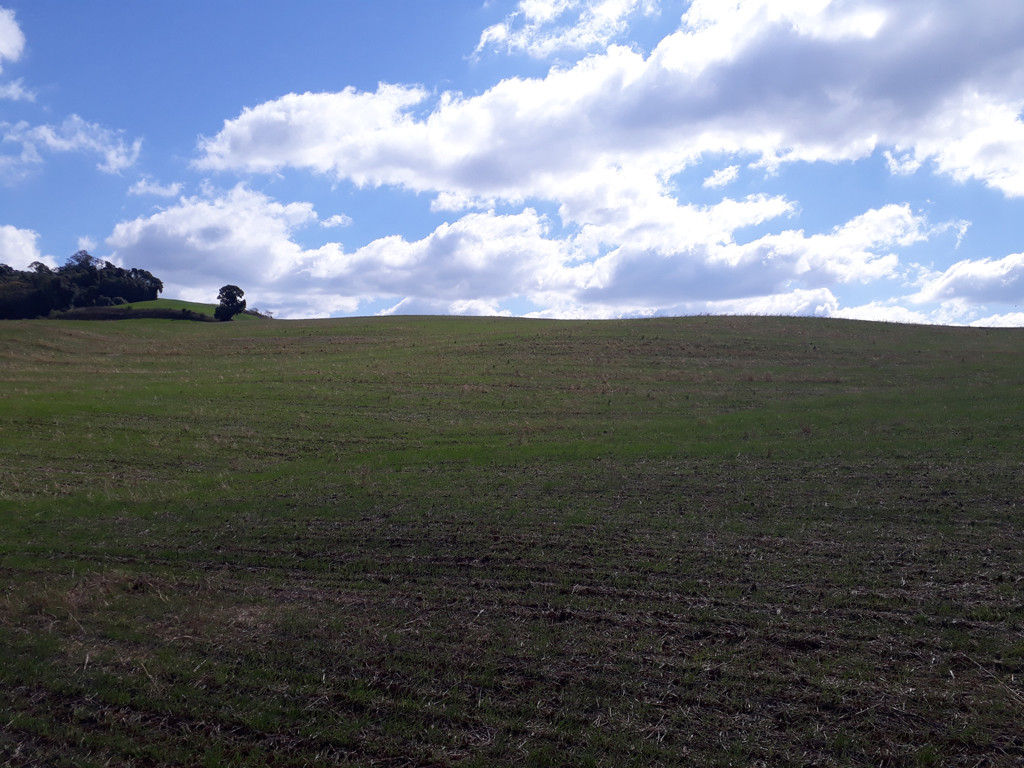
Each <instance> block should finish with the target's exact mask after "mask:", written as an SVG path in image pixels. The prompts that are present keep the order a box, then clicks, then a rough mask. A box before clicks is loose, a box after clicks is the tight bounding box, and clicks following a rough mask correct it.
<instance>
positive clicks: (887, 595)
mask: <svg viewBox="0 0 1024 768" xmlns="http://www.w3.org/2000/svg"><path fill="white" fill-rule="evenodd" d="M1022 353H1024V332H1022V331H1020V330H983V329H964V328H937V327H920V326H903V325H888V324H877V323H860V322H851V321H833V320H813V319H792V318H757V319H751V318H681V319H658V320H642V321H600V322H599V321H593V322H591V321H585V322H579V321H577V322H556V321H536V320H522V319H491V318H488V319H482V318H410V317H400V318H399V317H396V318H373V319H345V320H322V321H279V322H273V323H257V322H244V323H243V322H232V323H167V322H159V321H140V322H137V323H85V322H74V321H71V322H68V321H26V322H20V321H6V322H2V323H0V361H2V365H0V572H2V573H3V575H4V582H3V583H4V586H3V594H2V596H0V648H3V649H4V653H3V656H2V658H0V687H2V688H3V690H4V691H5V695H4V696H3V697H0V758H2V759H0V763H2V764H5V765H16V766H21V765H25V766H27V765H40V764H46V765H54V766H71V765H74V766H90V765H96V766H100V765H147V766H149V765H191V764H207V765H252V766H257V765H278V766H307V765H325V766H326V765H353V766H355V765H370V764H383V765H396V766H397V765H403V766H447V765H452V766H456V765H457V766H493V765H553V766H554V765H601V766H605V765H607V766H624V765H636V766H651V765H655V766H656V765H664V766H669V765H673V766H674V765H686V764H691V765H702V766H704V765H709V766H710V765H723V766H724V765H757V764H760V765H771V766H786V765H792V766H796V765H809V764H813V765H825V766H827V765H836V766H839V765H844V766H845V765H894V766H895V765H908V766H914V765H921V766H927V765H943V766H958V765H959V766H976V765H990V766H1003V765H1005V766H1010V765H1019V764H1020V763H1021V761H1022V760H1024V736H1022V735H1021V733H1022V732H1021V728H1020V723H1021V722H1024V581H1022V578H1024V555H1022V552H1024V525H1022V519H1021V509H1022V507H1021V504H1022V499H1024V458H1022V454H1021V452H1020V436H1021V434H1024V410H1022V408H1021V405H1020V404H1021V397H1020V393H1021V387H1022V383H1024V354H1022Z"/></svg>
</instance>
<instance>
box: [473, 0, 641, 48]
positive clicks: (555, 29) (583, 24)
mask: <svg viewBox="0 0 1024 768" xmlns="http://www.w3.org/2000/svg"><path fill="white" fill-rule="evenodd" d="M657 9H658V3H657V2H655V0H520V2H519V5H518V7H517V8H516V10H515V11H514V12H513V13H511V14H509V15H508V16H507V17H506V18H505V19H504V21H501V22H499V23H498V24H494V25H492V26H490V27H488V28H487V29H485V30H484V31H483V33H482V34H481V35H480V42H479V44H478V45H477V48H476V53H478V54H479V53H480V52H481V51H483V50H485V49H487V48H499V49H504V50H506V51H508V52H509V53H513V52H522V53H527V54H529V55H530V56H534V57H537V58H546V57H548V56H550V55H552V54H553V53H556V52H558V51H562V50H570V51H584V50H590V49H593V48H596V47H600V46H605V45H607V44H608V43H609V42H611V41H612V40H614V39H615V38H617V37H618V36H619V35H621V34H622V33H623V32H625V31H626V29H627V28H628V26H629V19H630V17H631V16H634V15H636V14H644V15H650V14H652V13H654V12H656V11H657Z"/></svg>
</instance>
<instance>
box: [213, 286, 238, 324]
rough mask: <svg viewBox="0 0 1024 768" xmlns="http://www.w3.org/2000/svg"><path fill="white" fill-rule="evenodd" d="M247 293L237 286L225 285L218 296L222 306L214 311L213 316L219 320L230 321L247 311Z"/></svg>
mask: <svg viewBox="0 0 1024 768" xmlns="http://www.w3.org/2000/svg"><path fill="white" fill-rule="evenodd" d="M243 296H245V291H243V290H242V289H241V288H239V287H238V286H237V285H225V286H224V287H223V288H221V289H220V293H218V294H217V300H218V301H220V305H219V306H218V307H217V309H215V310H214V312H213V316H214V317H215V318H217V319H218V320H230V319H231V318H233V317H234V316H235V315H237V314H238V313H240V312H244V311H245V299H243V298H242V297H243Z"/></svg>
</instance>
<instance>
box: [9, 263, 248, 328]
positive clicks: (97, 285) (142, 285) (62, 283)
mask: <svg viewBox="0 0 1024 768" xmlns="http://www.w3.org/2000/svg"><path fill="white" fill-rule="evenodd" d="M163 289H164V284H163V282H161V281H160V279H159V278H157V277H154V276H153V274H152V273H150V272H148V271H147V270H145V269H135V268H133V269H123V268H121V267H118V266H115V265H113V264H111V263H110V262H109V261H103V260H101V259H97V258H96V257H94V256H91V255H90V254H89V252H88V251H79V252H78V253H76V254H74V255H73V256H70V257H69V258H68V260H67V261H66V262H65V263H64V265H63V266H60V267H57V268H56V269H50V267H48V266H47V265H46V264H43V263H42V262H39V261H35V262H33V263H32V264H29V266H28V269H26V270H17V269H14V268H13V267H10V266H8V265H7V264H0V319H4V320H18V319H25V318H33V317H45V316H46V315H49V314H50V313H51V312H63V311H65V310H69V309H76V308H79V307H110V306H116V305H119V304H130V303H132V302H135V301H152V300H154V299H156V297H157V295H158V294H160V293H161V292H162V291H163ZM243 307H244V304H243Z"/></svg>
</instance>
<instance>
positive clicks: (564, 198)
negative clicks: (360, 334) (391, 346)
mask: <svg viewBox="0 0 1024 768" xmlns="http://www.w3.org/2000/svg"><path fill="white" fill-rule="evenodd" d="M1022 110H1024V4H1022V3H1020V2H1019V0H976V2H971V3H948V2H941V1H940V0H903V1H902V2H900V3H891V2H882V1H881V0H731V2H723V1H722V0H694V1H693V2H669V1H668V0H486V1H485V0H473V1H469V0H467V1H466V2H435V3H425V2H422V0H401V1H399V0H374V2H370V1H369V0H364V1H359V2H356V1H353V2H332V3H327V2H319V1H317V2H313V1H311V0H310V1H305V0H296V1H294V2H290V3H287V4H285V3H280V2H265V1H263V0H247V2H245V3H240V2H229V0H215V1H213V2H206V3H198V2H181V1H180V0H175V2H171V0H148V1H147V2H138V1H137V0H90V2H88V3H79V2H70V0H0V262H3V263H7V264H10V265H11V266H14V267H17V268H19V269H23V268H25V267H26V266H27V265H28V264H29V263H31V262H33V261H43V262H45V263H48V264H51V265H58V264H62V263H63V262H64V261H65V260H66V259H67V257H68V256H70V255H71V254H72V253H74V252H75V251H77V250H79V249H81V248H85V249H87V250H88V251H89V252H90V253H92V254H93V255H94V256H98V257H100V258H103V259H108V260H110V261H112V262H114V263H117V264H121V265H123V266H127V267H141V268H145V269H148V270H150V271H151V272H153V273H154V274H155V275H157V276H158V277H160V278H161V279H162V280H163V281H164V283H165V286H166V289H165V292H164V295H165V296H166V297H170V298H184V299H190V300H196V301H206V302H212V301H215V300H216V295H217V291H218V289H219V288H220V286H221V285H224V284H226V283H234V284H237V285H239V286H241V287H242V288H243V289H244V290H245V292H246V299H247V300H248V302H249V305H250V306H256V307H259V308H261V309H265V310H270V311H272V312H273V313H274V314H275V316H277V317H327V316H344V315H369V314H386V313H431V314H487V315H499V314H504V315H530V316H537V317H579V318H583V317H587V318H603V317H645V316H652V315H685V314H701V313H728V314H798V315H817V316H831V317H853V318H867V319H884V320H892V321H899V322H927V323H949V324H976V325H1011V326H1021V325H1024V306H1022V305H1024V231H1022V228H1021V227H1020V225H1019V224H1018V222H1019V221H1021V220H1022V219H1024V215H1022V214H1024V121H1022Z"/></svg>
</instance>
